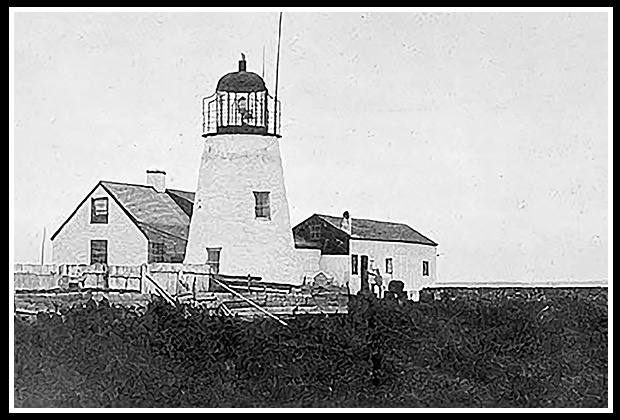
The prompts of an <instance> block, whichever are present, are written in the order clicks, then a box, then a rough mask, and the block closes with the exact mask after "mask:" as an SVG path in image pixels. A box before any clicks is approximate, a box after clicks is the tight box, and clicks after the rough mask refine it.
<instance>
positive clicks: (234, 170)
mask: <svg viewBox="0 0 620 420" xmlns="http://www.w3.org/2000/svg"><path fill="white" fill-rule="evenodd" d="M203 118H204V121H203V134H202V137H204V139H205V140H204V151H203V154H202V159H201V162H200V170H199V173H198V185H197V188H196V197H195V199H194V208H193V213H192V218H191V223H190V229H189V238H188V243H187V248H186V253H185V261H184V262H185V263H186V264H210V265H211V267H212V269H213V270H214V271H215V272H219V273H221V274H229V275H240V276H247V275H252V276H259V277H262V279H263V280H264V281H268V282H278V283H289V284H295V283H299V282H301V279H300V278H299V273H298V269H297V264H296V258H295V248H294V242H293V232H292V230H291V222H290V218H289V208H288V201H287V198H286V189H285V187H284V174H283V170H282V158H281V156H280V147H279V143H278V141H279V139H280V138H281V135H280V109H279V103H278V102H277V100H274V99H273V98H272V97H271V96H270V95H269V93H268V91H267V88H266V87H265V82H264V81H263V79H262V78H261V77H260V76H259V75H257V74H256V73H253V72H249V71H246V61H245V57H244V56H243V55H242V58H241V60H240V61H239V71H237V72H233V73H228V74H226V75H225V76H224V77H222V78H221V79H220V80H219V82H218V84H217V88H216V91H215V94H214V95H212V96H210V97H208V98H204V99H203Z"/></svg>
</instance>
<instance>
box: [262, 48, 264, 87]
mask: <svg viewBox="0 0 620 420" xmlns="http://www.w3.org/2000/svg"><path fill="white" fill-rule="evenodd" d="M262 77H263V80H265V46H264V45H263V74H262Z"/></svg>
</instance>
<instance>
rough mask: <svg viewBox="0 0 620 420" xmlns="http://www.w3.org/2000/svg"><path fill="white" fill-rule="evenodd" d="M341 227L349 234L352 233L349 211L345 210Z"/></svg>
mask: <svg viewBox="0 0 620 420" xmlns="http://www.w3.org/2000/svg"><path fill="white" fill-rule="evenodd" d="M340 229H342V230H344V231H345V232H347V233H348V234H349V235H350V234H351V217H350V216H349V212H348V211H345V212H344V213H342V221H341V222H340Z"/></svg>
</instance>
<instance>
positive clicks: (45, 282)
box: [13, 263, 210, 297]
mask: <svg viewBox="0 0 620 420" xmlns="http://www.w3.org/2000/svg"><path fill="white" fill-rule="evenodd" d="M209 270H210V269H209V267H208V266H204V265H183V264H166V263H161V264H148V265H147V264H143V265H140V266H107V265H103V264H94V265H58V266H56V265H34V264H15V266H14V283H13V284H14V291H15V292H16V293H37V292H38V293H44V292H63V291H77V290H83V291H87V290H88V291H100V292H119V293H123V292H129V293H140V294H152V293H158V292H159V290H158V289H159V288H161V289H162V290H164V291H165V293H167V294H169V295H171V296H175V297H176V296H184V295H188V294H193V295H195V294H197V293H201V292H207V291H208V290H209V274H210V271H209ZM147 276H149V277H150V279H152V281H149V280H147ZM154 283H156V284H157V285H155V284H154ZM158 286H159V287H158Z"/></svg>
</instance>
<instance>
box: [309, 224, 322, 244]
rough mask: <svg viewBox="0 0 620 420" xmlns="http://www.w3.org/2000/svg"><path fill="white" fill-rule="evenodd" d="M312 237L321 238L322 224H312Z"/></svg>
mask: <svg viewBox="0 0 620 420" xmlns="http://www.w3.org/2000/svg"><path fill="white" fill-rule="evenodd" d="M310 239H312V240H318V239H321V225H318V224H317V225H310Z"/></svg>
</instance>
